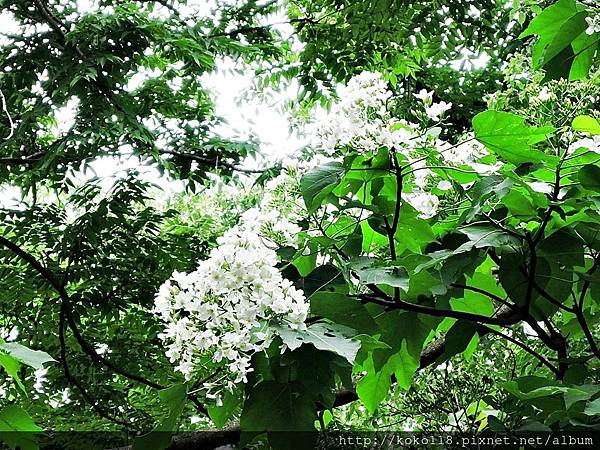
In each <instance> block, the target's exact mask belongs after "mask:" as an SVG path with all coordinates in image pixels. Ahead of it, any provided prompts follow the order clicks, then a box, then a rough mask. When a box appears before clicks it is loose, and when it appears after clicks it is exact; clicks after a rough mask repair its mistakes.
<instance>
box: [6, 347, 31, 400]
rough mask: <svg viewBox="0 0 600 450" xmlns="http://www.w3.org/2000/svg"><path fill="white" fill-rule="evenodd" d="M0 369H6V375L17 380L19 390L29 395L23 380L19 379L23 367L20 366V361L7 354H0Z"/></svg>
mask: <svg viewBox="0 0 600 450" xmlns="http://www.w3.org/2000/svg"><path fill="white" fill-rule="evenodd" d="M0 367H4V370H6V373H7V374H8V375H9V376H10V377H11V378H12V379H13V380H15V382H16V383H17V385H18V386H19V388H21V390H22V391H23V392H25V393H27V390H26V389H25V386H24V385H23V381H22V380H21V377H19V368H20V367H21V364H19V361H18V360H17V359H16V358H13V357H12V356H10V355H7V354H6V353H0Z"/></svg>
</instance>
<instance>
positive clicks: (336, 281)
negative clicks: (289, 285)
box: [296, 264, 346, 298]
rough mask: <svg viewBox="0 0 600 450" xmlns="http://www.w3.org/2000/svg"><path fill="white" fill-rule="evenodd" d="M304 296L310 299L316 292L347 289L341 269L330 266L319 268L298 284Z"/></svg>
mask: <svg viewBox="0 0 600 450" xmlns="http://www.w3.org/2000/svg"><path fill="white" fill-rule="evenodd" d="M296 284H297V286H298V288H299V289H302V290H303V291H304V295H306V297H307V298H310V297H311V296H312V295H314V294H315V293H316V292H320V291H332V290H335V289H337V288H340V287H343V288H345V287H346V281H345V280H344V276H343V274H342V272H341V271H340V269H338V268H337V267H334V266H332V265H330V264H326V265H324V266H319V267H317V268H316V269H315V270H313V271H312V272H310V273H309V274H308V275H307V276H305V277H304V278H302V279H300V280H298V282H297V283H296Z"/></svg>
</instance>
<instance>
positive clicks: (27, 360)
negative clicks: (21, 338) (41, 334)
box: [0, 342, 56, 369]
mask: <svg viewBox="0 0 600 450" xmlns="http://www.w3.org/2000/svg"><path fill="white" fill-rule="evenodd" d="M0 350H4V351H5V352H7V353H8V354H9V355H10V356H12V357H13V358H16V359H18V360H19V361H21V362H22V363H23V364H26V365H28V366H31V367H33V368H34V369H42V368H43V367H44V363H47V362H56V360H55V359H54V358H52V357H51V356H50V355H49V354H48V353H46V352H42V351H40V350H31V349H30V348H27V347H25V346H24V345H21V344H18V343H16V342H7V343H3V344H0Z"/></svg>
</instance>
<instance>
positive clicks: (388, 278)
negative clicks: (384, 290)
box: [348, 257, 409, 292]
mask: <svg viewBox="0 0 600 450" xmlns="http://www.w3.org/2000/svg"><path fill="white" fill-rule="evenodd" d="M376 263H377V260H376V259H373V258H365V257H361V258H356V259H354V260H352V261H351V262H350V263H349V265H348V266H349V267H350V268H351V269H352V270H353V271H354V272H356V275H358V278H359V279H360V281H361V282H362V283H363V284H386V285H388V286H392V287H398V288H400V289H402V290H403V291H404V292H407V291H408V281H409V280H408V272H407V271H406V269H405V268H404V267H400V266H380V267H377V266H375V267H373V265H374V264H376Z"/></svg>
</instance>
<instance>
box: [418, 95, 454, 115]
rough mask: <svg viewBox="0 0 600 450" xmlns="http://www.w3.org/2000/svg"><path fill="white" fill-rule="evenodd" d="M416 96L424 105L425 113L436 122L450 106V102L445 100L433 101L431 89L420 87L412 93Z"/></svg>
mask: <svg viewBox="0 0 600 450" xmlns="http://www.w3.org/2000/svg"><path fill="white" fill-rule="evenodd" d="M413 95H414V96H415V97H416V98H418V99H419V100H421V101H422V102H423V104H424V105H425V115H426V116H427V117H429V118H430V119H431V120H433V121H435V122H438V121H439V120H440V119H441V118H442V117H443V116H444V114H445V113H446V111H449V110H450V108H452V103H446V102H443V101H442V102H439V103H434V102H433V91H431V92H428V91H427V90H426V89H421V90H420V91H419V92H418V93H417V94H413Z"/></svg>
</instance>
